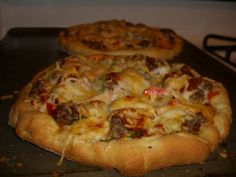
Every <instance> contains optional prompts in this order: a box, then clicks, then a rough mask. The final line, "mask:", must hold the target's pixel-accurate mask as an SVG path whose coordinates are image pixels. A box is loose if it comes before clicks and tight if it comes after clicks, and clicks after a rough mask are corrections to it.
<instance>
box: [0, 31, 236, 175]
mask: <svg viewBox="0 0 236 177" xmlns="http://www.w3.org/2000/svg"><path fill="white" fill-rule="evenodd" d="M61 30H62V28H14V29H11V30H10V31H9V32H8V33H7V34H6V36H5V37H4V38H3V40H2V41H1V42H0V96H2V95H6V99H3V100H1V101H0V176H18V177H19V176H22V177H23V176H30V177H31V176H36V177H51V176H71V177H75V176H76V177H82V176H83V177H84V176H88V177H89V176H96V177H104V176H116V177H121V176H122V175H121V174H120V173H119V172H117V171H116V170H112V169H111V170H107V169H102V168H99V167H96V166H86V165H81V164H78V163H75V162H73V161H69V160H66V159H64V161H63V163H62V164H61V165H60V166H57V162H58V161H59V160H60V156H58V155H55V154H53V153H51V152H48V151H46V150H43V149H41V148H39V147H37V146H35V145H33V144H31V143H29V142H26V141H23V140H21V139H19V138H18V137H17V136H16V135H15V133H14V129H13V128H12V127H10V126H9V125H8V123H7V122H8V114H9V110H10V107H11V105H12V104H13V103H14V101H15V100H16V97H17V92H16V91H19V90H20V89H21V88H22V87H23V86H24V85H25V84H26V83H27V82H29V81H30V79H31V78H32V76H33V75H34V74H35V73H36V72H37V71H39V70H40V69H42V68H44V67H45V66H48V65H49V64H51V63H53V62H54V61H55V60H56V59H58V58H61V57H63V56H65V53H63V52H61V51H59V50H58V46H57V40H56V38H57V35H58V32H59V31H61ZM174 61H175V62H184V63H186V64H189V65H190V66H192V67H193V68H194V69H196V70H197V71H199V72H200V73H201V74H202V75H205V76H208V77H210V78H213V79H215V80H217V81H220V82H222V83H223V84H224V85H225V87H226V88H227V90H228V92H229V94H230V99H231V104H232V108H233V124H232V127H231V132H230V135H229V137H228V138H227V141H226V142H223V143H222V144H220V145H219V148H218V149H217V150H216V151H215V152H214V153H212V154H211V156H210V157H209V158H208V160H207V161H206V162H205V163H202V164H192V165H182V166H174V167H170V168H166V169H161V170H155V171H153V172H150V173H148V174H146V175H145V176H146V177H154V176H160V177H176V176H188V177H231V176H236V136H235V135H236V120H235V119H236V117H235V110H236V74H235V73H234V72H233V71H231V70H229V69H228V68H227V67H225V66H224V65H222V64H220V63H218V62H217V61H216V60H214V59H213V58H212V57H210V56H209V55H207V54H206V53H205V52H204V51H202V50H200V49H198V48H196V47H195V46H194V45H192V44H191V43H189V42H187V41H186V40H184V49H183V51H182V52H181V54H180V56H178V57H176V59H175V60H174ZM129 158H132V157H129Z"/></svg>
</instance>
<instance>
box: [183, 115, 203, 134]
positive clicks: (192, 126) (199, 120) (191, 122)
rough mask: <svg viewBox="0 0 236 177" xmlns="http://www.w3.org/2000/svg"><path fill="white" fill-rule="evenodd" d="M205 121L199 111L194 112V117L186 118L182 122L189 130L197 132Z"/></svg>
mask: <svg viewBox="0 0 236 177" xmlns="http://www.w3.org/2000/svg"><path fill="white" fill-rule="evenodd" d="M205 122H206V118H205V117H204V115H203V114H202V113H201V112H198V113H196V115H195V117H192V118H191V119H186V120H185V122H184V123H183V124H182V125H183V126H184V127H186V128H187V130H188V131H189V132H198V131H199V130H200V128H201V126H202V125H203V124H204V123H205Z"/></svg>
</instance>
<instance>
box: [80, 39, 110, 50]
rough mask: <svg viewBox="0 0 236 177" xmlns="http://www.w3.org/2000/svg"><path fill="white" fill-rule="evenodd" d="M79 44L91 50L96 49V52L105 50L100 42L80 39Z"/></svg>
mask: <svg viewBox="0 0 236 177" xmlns="http://www.w3.org/2000/svg"><path fill="white" fill-rule="evenodd" d="M81 42H82V43H83V44H85V45H87V46H88V47H90V48H92V49H97V50H106V49H107V47H106V46H105V45H104V43H103V42H102V41H93V40H85V39H82V40H81Z"/></svg>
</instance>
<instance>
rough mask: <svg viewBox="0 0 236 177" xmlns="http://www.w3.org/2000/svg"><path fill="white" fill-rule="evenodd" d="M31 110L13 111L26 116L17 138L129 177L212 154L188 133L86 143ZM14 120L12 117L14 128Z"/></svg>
mask: <svg viewBox="0 0 236 177" xmlns="http://www.w3.org/2000/svg"><path fill="white" fill-rule="evenodd" d="M28 106H29V107H30V105H27V104H25V105H24V106H22V105H21V103H20V102H18V103H17V104H16V105H15V107H14V108H13V109H14V111H15V112H19V113H20V112H24V113H23V114H20V115H18V116H19V119H18V122H17V124H16V127H15V129H16V133H17V135H18V136H20V137H21V138H22V139H25V140H27V141H29V142H32V143H34V144H37V145H38V146H40V147H43V148H44V149H47V150H49V151H53V152H55V153H57V154H62V155H64V156H65V157H67V158H69V159H72V160H74V161H77V162H80V163H84V164H89V165H91V164H92V165H98V166H101V167H104V168H117V169H118V170H119V171H120V172H121V173H124V174H126V175H130V176H136V175H141V174H144V173H146V172H148V171H151V170H154V169H159V168H164V167H169V166H171V165H182V164H190V163H199V162H203V161H204V160H205V159H206V158H207V157H208V154H209V152H210V147H209V144H208V143H207V141H204V140H203V139H202V138H199V137H198V136H196V135H192V134H189V133H177V134H170V135H166V136H161V137H160V136H156V137H144V138H141V139H133V140H113V141H109V142H94V143H91V142H86V141H84V140H81V139H80V138H79V137H78V136H76V135H71V134H68V133H67V132H66V131H62V130H60V128H59V126H58V125H57V124H56V122H55V121H54V120H53V119H52V118H51V117H50V116H49V115H47V114H45V113H40V112H37V111H33V110H30V108H29V107H28ZM25 110H27V111H25ZM14 119H15V117H14V115H12V117H11V119H10V122H11V124H12V125H13V124H14V123H13V122H14V121H13V120H14ZM189 144H191V146H189ZM173 147H174V148H173ZM127 157H130V158H127Z"/></svg>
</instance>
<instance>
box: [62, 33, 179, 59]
mask: <svg viewBox="0 0 236 177" xmlns="http://www.w3.org/2000/svg"><path fill="white" fill-rule="evenodd" d="M58 45H59V48H60V49H61V50H62V51H64V52H67V53H68V54H71V55H94V54H105V55H116V56H117V55H135V54H141V55H146V56H149V57H157V58H159V59H162V60H170V59H173V58H174V57H175V56H177V55H179V53H180V52H181V50H182V48H183V40H182V39H181V38H180V37H179V36H177V35H176V37H175V44H174V46H173V48H172V49H164V48H158V47H157V48H154V47H153V48H151V47H150V48H144V49H124V50H116V51H102V50H96V49H92V48H89V47H87V46H85V45H84V44H82V43H80V42H79V41H78V40H76V39H73V38H69V37H68V38H67V37H65V36H64V35H63V33H61V34H60V35H59V37H58Z"/></svg>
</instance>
